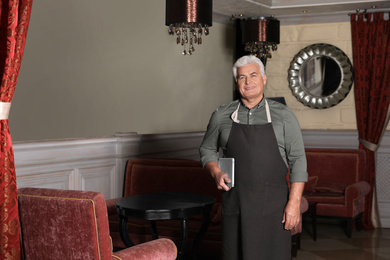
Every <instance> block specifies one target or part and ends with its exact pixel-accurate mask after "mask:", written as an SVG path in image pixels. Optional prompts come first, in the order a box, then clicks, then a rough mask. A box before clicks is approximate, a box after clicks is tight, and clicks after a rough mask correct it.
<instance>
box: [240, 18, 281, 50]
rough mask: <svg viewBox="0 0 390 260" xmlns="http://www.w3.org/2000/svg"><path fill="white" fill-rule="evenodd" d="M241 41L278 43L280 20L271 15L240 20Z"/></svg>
mask: <svg viewBox="0 0 390 260" xmlns="http://www.w3.org/2000/svg"><path fill="white" fill-rule="evenodd" d="M241 30H242V43H249V42H268V43H274V44H279V43H280V22H279V20H277V19H275V18H272V17H262V18H259V19H248V20H243V21H241Z"/></svg>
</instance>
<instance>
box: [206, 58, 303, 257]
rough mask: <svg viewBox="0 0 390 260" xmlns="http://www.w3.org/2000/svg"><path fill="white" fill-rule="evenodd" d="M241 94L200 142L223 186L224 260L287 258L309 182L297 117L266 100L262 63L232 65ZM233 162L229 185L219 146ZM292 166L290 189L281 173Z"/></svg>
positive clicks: (246, 60)
mask: <svg viewBox="0 0 390 260" xmlns="http://www.w3.org/2000/svg"><path fill="white" fill-rule="evenodd" d="M233 75H234V79H235V81H236V87H237V90H238V92H239V93H240V96H241V98H240V99H239V100H235V101H232V102H230V103H229V104H225V105H222V106H220V107H218V108H217V109H216V110H215V111H214V113H213V114H212V116H211V118H210V122H209V124H208V126H207V131H206V134H205V136H204V139H203V142H202V144H201V147H200V155H201V162H202V164H203V166H204V167H205V168H206V169H207V170H208V171H209V172H210V174H211V176H212V177H213V178H214V180H215V183H216V185H217V187H218V189H220V190H222V221H223V256H224V260H228V259H229V260H233V259H234V260H238V259H243V260H253V259H264V260H272V259H274V260H287V259H288V260H290V259H291V231H290V230H291V229H292V228H293V227H295V226H296V225H297V224H298V223H299V221H300V208H299V207H300V202H301V198H302V191H303V187H304V184H305V182H306V181H307V170H306V156H305V149H304V145H303V140H302V134H301V130H300V127H299V123H298V121H297V119H296V118H295V116H294V114H293V112H292V111H291V110H290V109H289V108H288V107H286V106H285V105H283V104H281V103H278V102H276V101H272V100H269V99H266V98H265V97H264V93H263V92H264V85H265V84H266V82H267V77H266V75H265V73H264V65H263V63H262V62H261V61H260V59H258V58H257V57H255V56H251V55H250V56H243V57H241V58H240V59H238V60H237V61H236V63H235V64H234V66H233ZM220 148H221V149H222V151H223V156H224V157H227V158H234V160H235V185H234V187H233V188H229V187H228V185H227V184H228V183H230V182H231V180H230V179H229V178H228V176H227V175H226V173H224V172H222V171H221V170H220V168H219V167H218V154H219V149H220ZM289 169H290V190H289V188H288V183H287V181H286V176H287V174H288V171H289Z"/></svg>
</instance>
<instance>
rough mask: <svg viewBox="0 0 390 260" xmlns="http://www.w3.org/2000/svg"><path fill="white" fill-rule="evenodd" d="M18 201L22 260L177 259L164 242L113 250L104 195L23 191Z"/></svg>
mask: <svg viewBox="0 0 390 260" xmlns="http://www.w3.org/2000/svg"><path fill="white" fill-rule="evenodd" d="M18 201H19V216H20V227H21V229H20V230H21V244H22V246H21V247H22V256H23V259H31V260H36V259H51V260H53V259H61V260H63V259H83V260H86V259H91V260H96V259H102V260H108V259H116V260H117V259H134V260H149V259H160V260H173V259H176V256H177V249H176V246H175V244H174V243H173V242H172V241H171V240H169V239H166V238H162V239H157V240H153V241H150V242H147V243H143V244H140V245H136V246H134V247H130V248H126V249H124V250H121V251H118V252H112V250H111V248H112V245H111V238H110V235H109V228H108V217H107V206H106V202H105V199H104V197H103V195H102V194H101V193H98V192H92V191H73V190H56V189H42V188H22V189H19V191H18Z"/></svg>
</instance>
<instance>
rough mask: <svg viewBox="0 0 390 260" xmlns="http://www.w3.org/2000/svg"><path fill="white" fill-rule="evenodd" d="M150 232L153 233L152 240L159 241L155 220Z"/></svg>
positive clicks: (152, 222) (151, 222) (151, 221)
mask: <svg viewBox="0 0 390 260" xmlns="http://www.w3.org/2000/svg"><path fill="white" fill-rule="evenodd" d="M149 223H150V231H151V232H152V239H158V233H157V227H156V222H155V221H154V220H150V221H149Z"/></svg>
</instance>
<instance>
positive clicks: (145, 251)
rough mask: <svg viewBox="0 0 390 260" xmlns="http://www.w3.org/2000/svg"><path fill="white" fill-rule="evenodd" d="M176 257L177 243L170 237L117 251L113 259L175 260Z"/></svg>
mask: <svg viewBox="0 0 390 260" xmlns="http://www.w3.org/2000/svg"><path fill="white" fill-rule="evenodd" d="M176 257H177V248H176V245H175V243H173V241H172V240H170V239H167V238H160V239H156V240H152V241H149V242H146V243H142V244H139V245H136V246H132V247H129V248H126V249H123V250H120V251H118V252H115V253H113V254H112V257H111V259H112V260H114V259H115V260H117V259H123V260H125V259H138V260H148V259H156V260H174V259H176Z"/></svg>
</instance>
